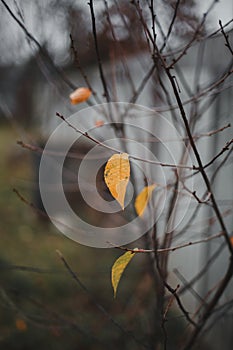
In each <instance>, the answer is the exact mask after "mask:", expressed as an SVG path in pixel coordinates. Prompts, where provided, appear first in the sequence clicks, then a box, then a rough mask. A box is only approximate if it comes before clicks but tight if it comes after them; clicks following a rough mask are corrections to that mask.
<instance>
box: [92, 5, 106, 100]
mask: <svg viewBox="0 0 233 350" xmlns="http://www.w3.org/2000/svg"><path fill="white" fill-rule="evenodd" d="M88 5H89V7H90V11H91V21H92V34H93V38H94V45H95V52H96V58H97V62H98V67H99V73H100V79H101V82H102V85H103V89H104V96H105V98H106V100H107V102H111V98H110V94H109V91H108V85H107V82H106V79H105V76H104V71H103V66H102V61H101V57H100V51H99V44H98V39H97V31H96V22H95V12H94V5H93V0H90V2H88Z"/></svg>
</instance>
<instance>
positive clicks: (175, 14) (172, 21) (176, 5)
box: [160, 0, 180, 53]
mask: <svg viewBox="0 0 233 350" xmlns="http://www.w3.org/2000/svg"><path fill="white" fill-rule="evenodd" d="M179 5H180V0H177V1H176V4H175V10H174V14H173V17H172V20H171V23H170V26H169V28H168V32H167V35H166V37H165V39H164V42H163V46H162V47H161V49H160V52H161V53H162V52H163V50H164V48H165V46H166V45H167V41H168V39H169V37H170V35H171V32H172V28H173V26H174V23H175V20H176V17H177V12H178V8H179Z"/></svg>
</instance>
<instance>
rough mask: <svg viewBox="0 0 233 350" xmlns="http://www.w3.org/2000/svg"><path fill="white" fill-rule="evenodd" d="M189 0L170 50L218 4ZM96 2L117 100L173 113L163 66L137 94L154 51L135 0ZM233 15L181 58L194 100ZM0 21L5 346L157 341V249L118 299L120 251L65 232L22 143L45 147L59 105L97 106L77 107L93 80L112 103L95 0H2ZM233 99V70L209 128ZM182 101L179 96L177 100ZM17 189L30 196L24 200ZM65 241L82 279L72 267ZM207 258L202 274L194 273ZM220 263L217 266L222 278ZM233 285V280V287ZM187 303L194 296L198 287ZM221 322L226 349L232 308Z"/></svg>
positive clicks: (203, 126)
mask: <svg viewBox="0 0 233 350" xmlns="http://www.w3.org/2000/svg"><path fill="white" fill-rule="evenodd" d="M142 3H143V1H142ZM145 3H147V2H146V1H145ZM174 3H175V2H174V1H168V2H166V3H165V2H164V1H158V3H157V4H156V6H157V11H158V14H159V15H158V18H159V21H160V22H159V23H162V27H163V28H164V29H166V30H167V28H168V27H169V23H170V20H171V17H172V13H173V10H174ZM182 4H183V5H182V7H181V10H180V13H179V16H178V19H177V23H176V26H175V30H174V32H173V33H172V35H171V36H170V38H169V45H170V48H174V49H175V48H176V47H177V48H179V47H180V46H181V47H182V46H183V45H182V43H185V42H187V40H188V38H189V36H190V35H191V34H192V33H193V31H194V28H195V27H196V25H197V23H199V21H200V18H202V16H203V13H205V12H206V11H207V9H208V8H209V6H210V4H211V2H210V1H206V2H204V3H203V2H202V1H198V0H197V1H194V0H192V1H189V2H188V4H186V3H185V1H184V2H182ZM94 8H95V16H96V27H97V36H98V42H99V50H100V52H101V58H102V61H103V65H104V69H105V73H106V79H107V81H108V82H109V90H110V94H111V100H113V101H124V102H137V103H139V104H142V105H145V106H147V107H150V108H154V107H156V108H158V110H160V111H163V109H164V114H165V115H166V113H167V115H168V114H169V113H170V112H166V108H165V107H166V105H167V102H168V101H167V100H166V98H165V94H164V93H163V92H161V88H160V87H158V76H156V74H154V75H152V79H150V80H149V81H148V83H147V84H146V86H145V88H144V87H143V91H142V93H140V94H139V96H137V88H138V86H140V84H141V82H143V79H144V77H145V74H146V73H147V68H148V67H149V65H150V57H149V58H148V54H147V49H148V47H147V42H146V40H145V37H144V32H143V30H142V27H141V25H140V23H139V19H138V16H137V14H136V12H135V11H132V5H131V4H130V3H129V2H128V1H114V0H113V1H100V0H99V1H94ZM232 15H233V4H232V1H230V0H223V1H218V2H216V3H215V4H214V6H213V9H212V10H211V11H210V13H209V15H208V18H207V20H206V22H205V26H204V27H203V28H202V31H201V33H199V34H200V42H201V38H202V37H208V36H209V40H208V41H206V42H203V46H202V48H201V49H200V45H202V44H200V45H198V46H197V45H196V46H195V45H194V46H193V47H192V48H191V49H190V51H188V54H187V55H186V56H184V57H183V58H182V61H181V63H180V67H182V71H183V74H184V78H185V79H184V80H185V81H186V83H187V82H188V87H187V88H186V90H185V89H183V90H185V92H184V93H183V96H182V98H183V99H188V98H190V95H189V89H191V90H192V88H193V87H194V83H195V79H197V78H196V76H197V74H198V73H197V72H198V70H201V73H200V77H199V80H198V83H199V87H200V88H201V87H203V86H204V87H205V83H207V82H208V83H209V82H211V81H212V80H213V79H214V77H216V76H217V77H218V76H221V74H222V72H223V71H224V69H226V67H229V66H230V65H231V64H232V58H231V56H230V55H229V52H228V51H227V50H226V49H225V47H224V41H223V38H222V36H220V35H214V33H215V32H216V31H218V30H219V23H218V21H219V19H221V21H222V23H223V24H226V23H229V25H228V26H227V31H229V33H230V34H229V37H230V39H231V40H232V22H231V21H232ZM0 18H1V21H0V77H1V79H0V164H1V166H0V169H1V173H0V238H1V245H0V276H1V278H0V280H1V284H0V307H1V313H0V348H1V349H7V350H8V349H9V350H11V349H12V350H13V349H20V350H21V349H22V350H26V349H32V348H33V349H34V350H36V349H42V348H45V349H51V350H53V349H58V350H59V349H67V350H71V349H93V350H96V349H105V348H107V347H109V346H111V347H112V348H113V349H117V348H119V347H121V348H122V349H133V348H134V349H135V347H136V348H143V347H144V345H145V342H146V341H147V340H148V339H149V340H150V342H151V343H152V344H153V340H154V338H156V337H157V335H158V334H157V333H156V332H157V331H156V330H155V329H154V328H153V327H152V326H151V325H153V308H152V307H151V305H153V288H154V285H153V283H154V282H153V279H152V277H151V275H150V272H149V267H148V266H149V257H148V256H143V257H142V256H137V257H136V259H135V262H134V265H131V266H129V268H128V269H127V271H126V273H125V277H124V281H122V284H121V286H120V287H119V296H118V297H117V300H113V292H112V287H111V283H110V269H111V266H112V264H113V262H114V261H115V259H116V258H117V257H118V256H119V255H120V254H121V252H119V251H118V250H113V249H95V248H89V247H85V246H81V245H79V244H77V243H76V242H73V241H71V240H69V239H68V238H66V237H65V236H63V235H61V233H60V232H58V230H57V229H56V228H55V227H54V226H53V225H52V224H50V222H49V220H48V219H47V217H46V216H44V215H42V214H40V213H38V211H36V210H34V209H33V208H32V207H30V203H31V202H32V203H33V204H34V205H35V206H36V207H37V208H39V210H43V206H42V203H41V201H40V195H39V189H38V169H39V162H40V153H38V152H33V151H30V149H25V148H23V147H21V146H20V145H19V144H17V141H23V142H24V143H27V144H30V145H34V146H35V147H41V148H43V147H44V145H45V143H46V140H47V138H48V137H49V135H50V134H51V132H52V131H53V130H54V128H55V127H56V126H57V125H58V123H59V120H58V118H57V117H56V112H59V113H61V114H63V115H65V116H69V115H71V114H73V113H75V112H76V111H78V110H79V109H82V108H83V107H84V106H85V107H86V106H87V104H84V105H79V106H72V105H71V104H70V101H69V94H70V93H71V92H72V91H73V90H74V89H75V88H76V87H79V86H87V85H88V84H90V86H91V88H92V90H93V91H95V94H94V96H93V97H92V100H91V103H98V102H105V98H104V96H103V92H102V86H101V79H100V77H99V72H98V60H97V57H96V52H95V42H94V38H93V33H92V21H91V16H90V7H89V6H88V4H87V2H86V1H72V0H69V1H67V0H66V1H63V0H60V1H56V0H42V1H40V2H36V1H31V0H18V1H15V0H12V1H10V0H9V1H2V0H1V1H0ZM109 18H110V19H111V21H109ZM110 24H111V25H110ZM112 28H114V33H112V31H111V29H112ZM158 28H160V29H158V39H157V40H158V43H159V42H160V41H161V43H162V38H163V31H162V29H161V27H159V24H158ZM218 34H219V33H218ZM165 52H166V50H165ZM122 57H123V59H122ZM177 70H178V68H177ZM86 77H88V78H86ZM131 79H132V80H131ZM215 79H216V78H215ZM182 84H184V85H185V82H184V81H183V83H182ZM182 88H183V85H182ZM196 92H198V91H196ZM218 92H219V91H218ZM232 97H233V96H232V79H231V80H230V79H229V80H227V82H226V84H225V85H224V90H223V93H222V94H221V96H220V95H219V97H218V98H217V99H215V100H214V101H213V103H212V104H211V107H210V108H207V109H206V110H205V108H204V106H202V107H203V114H204V115H205V119H204V122H203V123H200V124H199V125H198V131H199V132H200V131H202V130H212V129H217V128H219V127H221V126H223V125H226V124H227V123H229V122H232V120H233V119H232ZM173 103H174V101H170V104H171V105H172V104H173ZM190 110H191V107H190ZM162 113H163V112H162ZM168 118H169V116H168ZM96 122H97V121H96ZM230 135H232V133H231V132H230V131H229V132H228V131H227V132H226V133H225V134H224V136H220V137H216V138H214V139H213V141H211V142H210V143H208V144H207V143H205V142H203V144H202V146H201V147H203V149H206V157H210V158H211V157H212V156H213V155H214V154H215V153H216V149H218V150H219V149H221V146H222V145H224V144H225V142H226V141H227V140H229V138H230V137H231V136H230ZM83 152H85V149H84V150H83ZM208 159H209V158H208ZM231 159H232V158H231ZM227 169H228V170H227V171H226V172H224V173H223V174H222V175H221V176H222V179H221V180H223V182H224V183H225V185H224V186H220V187H219V186H216V191H217V193H218V194H219V196H220V197H221V198H224V200H225V202H224V204H223V205H224V206H225V207H224V209H225V210H227V208H229V207H232V194H233V186H232V174H233V171H232V164H231V163H230V166H229V167H228V168H227ZM13 188H15V189H17V191H19V193H20V194H21V195H22V196H23V198H26V200H27V202H28V203H24V202H23V200H22V198H21V199H20V198H19V196H17V194H16V193H15V192H13ZM76 199H77V198H76V197H75V200H76ZM71 200H72V199H71ZM76 204H77V203H76ZM84 215H85V213H84ZM86 215H87V214H86ZM227 220H228V221H227V223H228V224H229V226H230V225H232V217H231V218H228V217H227ZM215 247H216V246H214V248H215ZM57 249H58V250H59V251H61V252H62V254H63V255H64V256H65V258H66V259H67V261H68V262H69V264H70V266H72V269H73V270H74V271H75V272H77V275H78V277H79V278H80V281H81V282H82V283H83V284H81V283H78V282H77V281H75V280H74V279H73V278H72V276H71V275H70V274H69V272H68V271H67V269H66V268H65V267H64V264H63V263H62V261H61V259H60V258H59V256H58V254H57V253H56V250H57ZM210 249H212V248H210ZM201 254H202V255H201ZM203 254H205V258H206V256H209V254H210V250H209V251H207V250H205V251H204V252H203V251H202V252H201V253H200V251H199V250H198V251H196V250H193V252H192V253H191V254H190V255H193V259H194V260H190V266H189V270H187V271H188V272H187V274H189V275H190V269H191V270H192V269H194V267H193V266H191V265H193V261H196V262H197V263H200V264H201V263H202V257H203ZM184 259H185V257H183V256H182V255H181V256H180V258H179V259H178V260H177V261H176V266H178V267H179V268H181V269H182V267H181V266H180V265H182V262H184ZM195 259H196V260H195ZM224 263H225V260H224V259H223V261H222V264H224ZM188 264H189V263H188V262H187V266H188ZM199 266H200V265H197V266H196V268H195V269H194V270H195V271H192V274H193V275H194V274H195V273H196V271H197V270H198V269H199ZM185 271H186V270H185V269H184V274H185ZM221 271H222V270H221V268H220V269H218V268H216V271H215V272H216V274H217V277H216V276H215V277H216V278H219V276H220V275H221V273H222V272H221ZM212 277H213V275H209V276H208V277H207V279H208V280H205V281H202V283H201V284H200V285H199V287H198V289H199V292H200V293H201V291H202V290H203V293H204V292H205V290H208V288H207V285H209V284H208V283H210V284H211V283H213V281H214V279H212ZM231 292H232V289H231V290H229V295H230V294H231ZM229 295H228V296H229ZM187 300H188V303H190V305H193V301H192V296H188V297H187ZM226 300H228V299H226ZM102 306H104V310H103V308H102ZM221 322H222V323H221V324H218V333H216V338H214V335H213V334H212V335H213V337H212V340H211V341H209V342H208V339H207V340H206V341H207V342H208V345H207V343H205V342H204V341H203V343H200V344H199V349H201V348H203V349H204V348H205V349H219V347H220V346H221V345H222V341H223V337H224V338H225V345H224V349H230V348H231V344H232V341H233V339H232V331H231V330H232V325H233V320H232V314H230V315H229V316H227V318H226V319H225V321H224V322H223V321H221ZM168 327H169V329H171V334H172V335H171V337H170V339H169V349H176V347H175V346H174V347H173V345H172V344H173V343H175V341H177V342H179V335H180V334H181V332H182V330H183V329H184V323H183V320H182V319H180V318H179V321H177V315H176V313H175V311H174V314H173V315H171V320H170V322H169V325H168ZM158 332H159V331H158ZM135 335H136V339H135ZM213 339H214V341H213ZM149 348H150V347H149Z"/></svg>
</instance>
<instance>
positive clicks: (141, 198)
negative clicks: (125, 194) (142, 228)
mask: <svg viewBox="0 0 233 350" xmlns="http://www.w3.org/2000/svg"><path fill="white" fill-rule="evenodd" d="M155 187H156V185H151V186H147V187H144V188H143V190H142V191H141V192H140V193H139V194H138V195H137V197H136V200H135V203H134V206H135V209H136V212H137V214H138V215H139V216H142V215H143V213H144V211H145V209H146V206H147V204H148V202H149V200H150V198H151V195H152V192H153V191H154V189H155Z"/></svg>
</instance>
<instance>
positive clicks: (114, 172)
mask: <svg viewBox="0 0 233 350" xmlns="http://www.w3.org/2000/svg"><path fill="white" fill-rule="evenodd" d="M129 176H130V164H129V156H128V154H127V153H121V154H114V155H113V156H112V157H111V158H109V160H108V162H107V164H106V166H105V170H104V181H105V183H106V185H107V187H108V189H109V191H110V192H111V195H112V196H113V197H114V198H115V199H116V200H117V201H118V202H119V204H120V206H121V207H122V209H123V210H124V200H125V193H126V188H127V185H128V182H129Z"/></svg>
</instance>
